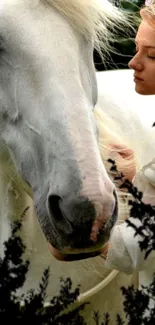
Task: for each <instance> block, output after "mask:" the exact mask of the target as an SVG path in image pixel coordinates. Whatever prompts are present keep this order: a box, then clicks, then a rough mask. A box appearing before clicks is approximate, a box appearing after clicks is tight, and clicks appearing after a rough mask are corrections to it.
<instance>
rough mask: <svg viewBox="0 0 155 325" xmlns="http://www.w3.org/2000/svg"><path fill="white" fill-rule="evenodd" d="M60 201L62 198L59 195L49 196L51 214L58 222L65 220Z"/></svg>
mask: <svg viewBox="0 0 155 325" xmlns="http://www.w3.org/2000/svg"><path fill="white" fill-rule="evenodd" d="M60 201H61V197H60V196H58V195H49V197H48V208H49V212H50V214H52V215H53V217H54V218H55V219H56V220H57V221H62V220H63V219H64V217H63V214H62V212H61V209H60V205H59V204H60Z"/></svg>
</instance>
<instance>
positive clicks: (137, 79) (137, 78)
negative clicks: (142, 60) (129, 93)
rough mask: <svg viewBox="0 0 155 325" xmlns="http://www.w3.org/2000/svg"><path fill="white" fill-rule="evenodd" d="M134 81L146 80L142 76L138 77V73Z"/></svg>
mask: <svg viewBox="0 0 155 325" xmlns="http://www.w3.org/2000/svg"><path fill="white" fill-rule="evenodd" d="M134 81H135V82H137V81H140V82H141V81H144V80H143V79H142V78H140V77H138V76H136V75H134Z"/></svg>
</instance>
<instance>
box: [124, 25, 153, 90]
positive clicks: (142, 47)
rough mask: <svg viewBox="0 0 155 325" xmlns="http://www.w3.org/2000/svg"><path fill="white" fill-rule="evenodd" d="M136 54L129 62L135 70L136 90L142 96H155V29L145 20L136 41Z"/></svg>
mask: <svg viewBox="0 0 155 325" xmlns="http://www.w3.org/2000/svg"><path fill="white" fill-rule="evenodd" d="M135 43H136V54H135V56H134V57H133V58H132V60H131V61H130V62H129V67H130V68H131V69H133V70H134V71H135V72H134V81H135V90H136V92H137V93H139V94H142V95H153V94H155V28H154V29H153V27H151V25H149V23H147V21H145V20H143V21H142V22H141V24H140V26H139V29H138V32H137V36H136V39H135Z"/></svg>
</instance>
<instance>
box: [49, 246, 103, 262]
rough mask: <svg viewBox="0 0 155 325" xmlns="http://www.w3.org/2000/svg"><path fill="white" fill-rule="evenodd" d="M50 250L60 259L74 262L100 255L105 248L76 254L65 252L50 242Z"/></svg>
mask: <svg viewBox="0 0 155 325" xmlns="http://www.w3.org/2000/svg"><path fill="white" fill-rule="evenodd" d="M49 250H50V252H51V253H52V255H53V256H54V257H55V258H56V259H57V260H59V261H63V262H72V261H78V260H83V259H86V258H90V257H96V256H99V255H101V254H102V253H103V249H102V248H100V249H98V250H97V251H93V252H86V253H83V252H81V253H80V252H79V253H76V254H74V253H73V254H72V253H69V254H65V253H62V252H60V251H59V250H58V249H56V248H54V247H53V246H52V245H51V244H49Z"/></svg>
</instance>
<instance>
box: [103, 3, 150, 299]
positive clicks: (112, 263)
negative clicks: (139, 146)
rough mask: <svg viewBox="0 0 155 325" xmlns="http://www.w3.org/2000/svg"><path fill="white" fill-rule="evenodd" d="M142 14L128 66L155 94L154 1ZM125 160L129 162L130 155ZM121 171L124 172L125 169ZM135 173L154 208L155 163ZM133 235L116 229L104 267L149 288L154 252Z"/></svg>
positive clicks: (144, 89)
mask: <svg viewBox="0 0 155 325" xmlns="http://www.w3.org/2000/svg"><path fill="white" fill-rule="evenodd" d="M140 15H141V18H142V21H141V23H140V26H139V29H138V32H137V35H136V40H135V43H136V54H135V56H134V57H133V59H132V60H131V61H130V62H129V67H130V68H132V69H133V70H134V81H135V90H136V92H137V93H139V94H143V95H151V94H155V1H153V2H152V4H150V5H149V6H145V7H144V8H143V9H141V11H140ZM115 148H116V151H115V157H116V159H117V158H118V157H119V156H120V155H121V152H119V150H117V146H115ZM118 149H119V147H118ZM113 158H114V152H113ZM123 158H124V159H128V155H126V157H123ZM116 164H117V163H116ZM119 169H120V170H121V172H122V173H123V172H124V170H123V169H121V168H119ZM134 173H135V169H132V171H131V175H125V176H126V177H127V178H128V179H130V180H131V179H132V182H133V184H134V185H135V186H137V187H138V189H139V190H141V191H143V202H144V203H150V204H152V205H155V165H154V164H153V163H152V165H149V166H147V168H146V169H145V171H144V172H143V173H137V174H136V176H134ZM130 176H131V177H130ZM130 219H131V221H132V222H133V223H134V224H135V225H136V226H141V222H140V221H139V220H138V219H136V220H135V219H133V218H130ZM134 235H135V230H134V229H133V228H132V227H129V226H127V224H126V223H125V222H124V223H123V224H121V225H116V226H115V227H114V229H113V231H112V234H111V238H110V242H109V244H108V245H107V247H106V248H105V251H104V257H105V265H106V267H107V268H111V269H117V270H120V271H123V272H125V273H132V272H134V271H138V273H139V286H140V287H141V285H145V286H147V285H149V284H150V283H151V282H152V280H153V274H154V272H155V251H152V252H151V253H150V254H149V256H148V258H147V259H145V251H141V249H140V246H139V241H140V240H141V237H140V236H139V235H138V236H134ZM153 303H154V302H153Z"/></svg>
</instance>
